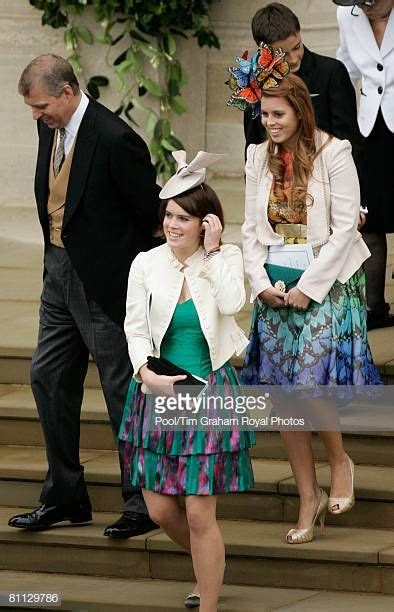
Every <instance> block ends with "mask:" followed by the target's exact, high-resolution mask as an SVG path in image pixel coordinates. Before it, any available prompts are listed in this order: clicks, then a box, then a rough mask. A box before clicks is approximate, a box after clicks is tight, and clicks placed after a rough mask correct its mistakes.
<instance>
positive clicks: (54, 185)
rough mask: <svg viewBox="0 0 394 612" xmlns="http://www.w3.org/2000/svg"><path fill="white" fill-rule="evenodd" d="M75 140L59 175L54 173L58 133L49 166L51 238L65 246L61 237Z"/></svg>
mask: <svg viewBox="0 0 394 612" xmlns="http://www.w3.org/2000/svg"><path fill="white" fill-rule="evenodd" d="M75 140H76V139H74V143H73V146H72V148H71V151H70V152H69V154H68V155H67V157H66V158H65V160H64V162H63V165H62V167H61V170H60V172H59V174H58V175H57V177H56V178H55V175H54V173H53V157H54V155H55V150H56V144H57V135H55V138H54V139H53V147H52V154H51V161H50V167H49V196H48V219H49V239H50V242H51V243H52V244H55V245H56V246H59V247H63V248H64V244H63V241H62V239H61V237H60V235H61V231H62V225H63V217H64V205H65V202H66V195H67V187H68V181H69V178H70V170H71V164H72V160H73V155H74V147H75Z"/></svg>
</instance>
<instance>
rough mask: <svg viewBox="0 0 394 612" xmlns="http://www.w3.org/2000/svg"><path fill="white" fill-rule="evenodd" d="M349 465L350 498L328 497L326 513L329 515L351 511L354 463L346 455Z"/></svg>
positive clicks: (353, 498)
mask: <svg viewBox="0 0 394 612" xmlns="http://www.w3.org/2000/svg"><path fill="white" fill-rule="evenodd" d="M347 458H348V460H349V465H350V473H351V475H352V492H351V495H350V497H331V496H330V497H329V498H328V511H329V512H330V513H331V514H343V513H344V512H347V511H348V510H351V509H352V508H353V506H354V503H355V497H354V463H353V461H352V460H351V459H350V457H349V455H347Z"/></svg>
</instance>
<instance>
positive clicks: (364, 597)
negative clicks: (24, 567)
mask: <svg viewBox="0 0 394 612" xmlns="http://www.w3.org/2000/svg"><path fill="white" fill-rule="evenodd" d="M37 585H40V586H39V590H40V592H42V593H60V594H61V599H62V608H61V609H62V610H65V609H67V610H68V609H72V610H75V609H78V610H81V609H83V610H86V611H89V612H90V611H91V612H122V611H124V612H154V611H155V610H163V611H164V612H175V611H176V610H185V608H184V606H183V599H184V597H185V595H186V594H187V593H188V592H190V591H191V590H192V588H193V586H194V584H193V583H186V582H179V581H175V580H168V581H164V580H157V579H145V580H144V579H130V578H129V579H127V580H126V579H121V578H115V577H112V578H106V577H102V576H100V577H95V576H79V575H67V574H47V573H44V572H23V571H8V570H1V571H0V587H1V590H6V591H7V592H25V593H26V592H30V593H37ZM390 609H394V597H393V596H391V595H380V594H376V593H374V594H370V593H343V592H342V593H341V592H334V591H331V592H318V591H312V590H307V589H279V588H277V589H274V588H269V587H252V586H247V587H245V586H239V585H224V586H223V589H222V592H221V597H220V603H219V612H220V611H222V610H223V612H241V611H242V610H245V611H246V612H273V611H274V610H278V611H282V612H301V611H303V612H307V611H313V612H316V611H317V610H320V611H322V612H323V610H324V612H349V611H351V610H357V612H370V611H371V610H374V612H387V611H388V610H390Z"/></svg>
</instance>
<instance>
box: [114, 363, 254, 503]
mask: <svg viewBox="0 0 394 612" xmlns="http://www.w3.org/2000/svg"><path fill="white" fill-rule="evenodd" d="M215 385H218V386H223V385H238V380H237V376H236V373H235V371H234V369H233V367H232V366H231V365H230V364H229V363H226V364H225V365H224V366H223V367H222V368H220V369H219V370H216V371H214V372H212V373H211V374H210V375H209V376H208V386H209V387H210V388H213V386H215ZM145 407H146V396H145V394H144V393H142V391H141V385H140V383H137V382H136V380H135V379H132V381H131V383H130V387H129V392H128V395H127V400H126V406H125V410H124V414H123V420H122V425H121V427H120V431H119V440H120V448H121V452H122V453H123V463H124V470H125V474H124V477H125V478H126V479H127V480H130V481H131V484H132V485H133V486H136V487H140V488H144V489H149V490H150V491H154V492H155V493H161V494H163V495H218V494H221V493H237V492H241V491H246V490H247V489H250V488H251V487H252V486H253V472H252V466H251V462H250V458H249V448H251V447H252V446H253V445H254V444H255V435H254V433H253V432H245V431H235V430H233V431H221V432H216V431H203V430H195V431H193V430H191V431H152V430H149V426H148V417H147V411H146V410H145Z"/></svg>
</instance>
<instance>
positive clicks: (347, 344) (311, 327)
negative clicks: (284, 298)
mask: <svg viewBox="0 0 394 612" xmlns="http://www.w3.org/2000/svg"><path fill="white" fill-rule="evenodd" d="M241 382H242V383H243V384H245V385H258V384H269V385H306V386H310V387H313V386H316V385H332V386H335V385H377V384H381V379H380V377H379V374H378V372H377V370H376V367H375V366H374V363H373V359H372V354H371V350H370V348H369V344H368V340H367V323H366V298H365V275H364V272H363V271H362V270H361V269H360V270H358V271H357V272H356V273H355V274H353V276H352V277H351V278H350V279H349V280H348V281H347V282H346V283H344V284H342V283H340V282H339V281H336V282H335V283H334V285H333V286H332V288H331V290H330V292H329V293H328V295H327V296H326V297H325V299H324V300H323V302H322V303H321V304H318V303H317V302H314V301H311V303H310V305H309V307H308V309H307V310H306V311H298V310H296V309H293V308H271V307H270V306H268V305H267V304H262V305H261V306H258V305H256V306H255V307H254V311H253V317H252V323H251V331H250V337H249V345H248V348H247V352H246V357H245V362H244V367H243V370H242V374H241Z"/></svg>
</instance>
